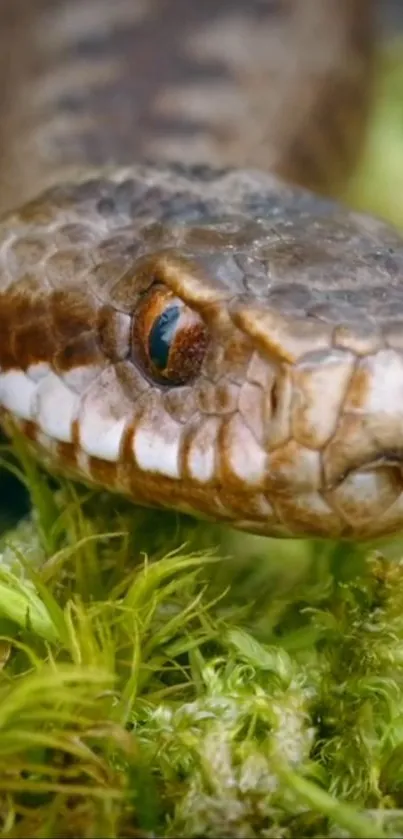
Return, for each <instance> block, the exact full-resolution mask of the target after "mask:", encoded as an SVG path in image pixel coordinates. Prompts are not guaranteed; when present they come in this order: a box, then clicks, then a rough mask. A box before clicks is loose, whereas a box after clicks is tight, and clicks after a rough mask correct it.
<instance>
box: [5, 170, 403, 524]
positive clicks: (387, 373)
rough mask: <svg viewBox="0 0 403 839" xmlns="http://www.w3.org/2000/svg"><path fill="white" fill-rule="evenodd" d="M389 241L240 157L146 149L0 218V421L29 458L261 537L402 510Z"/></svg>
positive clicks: (393, 264)
mask: <svg viewBox="0 0 403 839" xmlns="http://www.w3.org/2000/svg"><path fill="white" fill-rule="evenodd" d="M402 269H403V246H402V242H401V240H400V238H399V237H398V235H397V233H396V232H395V231H394V230H392V229H391V228H389V227H387V226H386V225H384V224H382V223H381V222H377V221H374V220H370V219H367V218H366V217H364V216H358V215H356V214H354V213H349V212H347V211H346V210H344V209H343V208H341V207H340V206H339V205H337V204H334V203H332V202H329V201H325V200H320V199H315V198H313V197H312V196H311V195H309V194H308V193H306V192H304V191H303V190H296V189H291V188H289V187H287V186H285V185H284V184H281V183H280V182H279V181H277V180H276V179H275V178H272V177H270V176H266V175H262V174H256V173H253V172H232V171H229V170H223V171H217V172H213V171H212V170H210V169H207V168H205V167H198V168H190V169H186V168H185V167H178V166H171V167H147V166H138V167H135V168H134V169H132V168H131V169H122V170H117V171H114V172H108V171H106V172H102V173H95V174H94V177H93V178H91V179H90V180H88V178H85V179H82V180H80V179H78V180H77V181H75V182H71V183H66V184H63V185H61V186H58V187H54V188H52V189H51V190H48V191H47V192H46V193H44V194H43V195H41V196H39V197H38V198H36V199H34V200H33V201H31V202H29V203H28V204H26V205H25V206H23V207H22V208H20V209H19V210H18V211H15V212H12V213H10V214H8V215H7V216H6V217H4V218H3V219H2V221H1V222H0V404H1V406H2V407H1V421H2V423H3V426H4V428H5V429H6V430H7V431H8V432H9V433H12V432H13V429H14V428H18V429H19V430H20V431H22V432H23V433H24V434H25V436H26V438H27V440H28V441H29V443H30V445H31V447H32V450H33V451H34V453H35V454H36V455H37V456H39V458H40V459H41V461H42V462H43V463H44V465H45V466H47V468H49V469H52V470H56V471H57V470H58V471H61V472H62V473H63V474H67V475H71V476H72V477H75V478H78V479H80V480H83V481H85V482H89V483H92V484H95V485H97V486H102V487H106V488H109V489H111V490H113V491H116V492H119V493H123V494H125V495H126V496H128V497H129V498H131V499H133V501H135V502H137V503H140V504H144V505H152V506H155V505H157V506H164V507H169V508H174V509H179V510H183V511H185V512H190V513H191V514H193V515H196V516H202V517H206V518H212V519H219V520H222V521H224V522H227V523H229V524H231V525H234V526H236V527H239V528H241V529H245V530H250V531H254V532H257V533H263V534H267V535H269V534H271V535H275V536H285V535H297V536H302V535H314V536H332V537H346V538H347V537H349V538H351V537H354V538H368V537H369V536H371V537H372V536H375V535H380V534H383V533H387V532H392V531H394V530H396V529H398V528H399V527H401V525H402V523H403V492H402V490H403V479H402V470H401V458H402V441H403V434H402V421H401V417H402V414H403V339H402V334H403V331H402V323H403V285H402V282H401V277H402V276H403V270H402Z"/></svg>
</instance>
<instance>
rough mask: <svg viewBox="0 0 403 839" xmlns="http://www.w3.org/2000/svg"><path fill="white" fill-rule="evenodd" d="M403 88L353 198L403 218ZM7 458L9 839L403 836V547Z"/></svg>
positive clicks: (389, 96)
mask: <svg viewBox="0 0 403 839" xmlns="http://www.w3.org/2000/svg"><path fill="white" fill-rule="evenodd" d="M402 89H403V71H402V64H401V62H398V61H397V60H396V58H395V57H393V56H392V54H390V55H388V56H387V57H386V59H385V70H384V73H383V75H382V77H381V79H380V83H379V91H380V93H379V103H378V108H377V113H376V118H375V120H374V125H373V128H372V132H371V135H370V138H369V141H368V148H367V152H366V155H365V156H364V160H363V166H362V170H361V172H360V173H359V174H358V176H357V179H356V181H355V184H354V191H352V193H351V196H352V197H354V201H355V203H360V202H361V203H364V204H366V206H368V207H371V208H372V209H373V210H375V211H378V212H382V213H383V214H384V215H386V216H390V217H394V218H395V219H396V220H397V221H400V220H401V221H402V223H403V212H402V204H401V199H400V195H399V191H398V190H396V183H395V181H394V182H393V188H392V187H391V184H392V175H391V174H390V175H388V177H386V176H385V171H386V170H385V167H389V166H390V167H392V163H393V160H394V161H395V162H394V163H393V165H394V166H397V170H396V171H400V169H401V167H402V165H403V154H402V150H401V149H402V145H401V140H400V138H399V137H398V133H399V126H400V125H401V119H400V117H401V104H400V102H401V98H399V96H400V93H401V91H402ZM392 149H393V154H392ZM382 151H383V154H382V153H381V152H382ZM376 161H378V163H376ZM379 161H380V162H379ZM382 167H383V169H382ZM399 167H400V169H399ZM388 171H389V170H388ZM391 171H392V169H390V172H391ZM375 199H376V201H375ZM399 201H400V204H399V203H398V202H399ZM400 214H401V215H402V218H400ZM2 457H3V463H4V464H7V468H8V471H9V472H10V471H12V472H13V474H14V479H13V480H14V481H17V482H18V485H21V486H25V489H26V491H27V492H28V495H29V498H30V501H31V507H32V509H31V512H30V513H29V514H26V510H27V509H28V507H27V503H26V498H24V497H21V493H20V492H19V491H16V492H14V490H15V486H16V484H15V483H13V487H14V490H13V497H12V504H11V507H10V510H9V511H8V512H7V511H6V505H5V504H4V505H3V506H4V511H2V518H1V521H2V524H3V535H2V538H1V543H0V833H1V835H3V836H5V837H24V836H33V837H34V836H37V837H47V836H49V837H51V836H61V837H70V836H71V837H73V836H74V837H97V836H99V837H101V836H108V837H126V836H127V837H142V836H144V837H148V836H160V837H164V836H165V837H169V836H183V837H185V836H186V837H209V836H210V837H215V836H228V837H284V839H288V837H293V836H301V837H319V836H329V837H336V836H346V837H348V836H351V837H370V836H373V835H376V836H399V835H402V834H403V769H402V766H403V759H402V758H403V563H402V560H401V556H402V554H403V552H402V547H401V543H400V542H399V541H397V542H395V543H394V544H391V545H383V546H382V548H381V547H380V546H378V549H377V550H375V549H371V548H370V547H364V548H363V547H361V548H357V547H354V546H349V545H345V544H343V545H335V544H332V543H329V544H328V543H326V542H322V543H315V542H287V541H284V542H273V541H271V540H262V539H258V538H255V537H249V536H241V535H240V534H234V533H232V532H228V531H226V530H225V529H223V528H219V527H213V526H211V527H210V526H208V527H207V526H205V525H201V524H198V523H196V522H194V521H192V520H190V519H186V518H185V517H179V516H175V515H173V514H166V513H161V512H157V511H144V510H138V509H136V508H134V507H132V506H131V505H128V504H126V503H125V502H123V501H121V500H119V499H116V498H111V497H110V496H109V495H107V494H103V493H92V492H89V491H87V490H84V489H82V488H78V487H74V486H72V485H70V484H69V483H67V482H61V483H60V484H55V483H54V482H52V483H51V482H50V479H48V478H47V477H46V476H44V475H43V474H41V473H40V471H39V470H38V468H37V467H36V465H35V464H34V463H33V462H32V461H31V460H30V458H29V457H28V456H27V454H26V452H25V449H24V445H23V443H22V442H21V441H18V440H17V441H15V444H14V450H13V453H12V454H11V455H10V452H9V449H8V448H7V447H3V452H2ZM7 474H8V472H7V471H4V472H3V474H2V476H1V481H2V484H1V489H2V497H3V498H4V499H5V498H6V497H7V498H8V497H9V495H10V496H11V492H10V491H9V490H8V489H7V486H9V485H8V484H7V480H8V479H7V477H6V476H7ZM16 499H17V500H16ZM17 501H18V503H17ZM15 506H17V507H18V509H19V512H18V513H17V512H16V511H15V509H14V507H15ZM21 512H22V513H24V515H22V517H21ZM16 522H17V523H16ZM11 525H12V526H11Z"/></svg>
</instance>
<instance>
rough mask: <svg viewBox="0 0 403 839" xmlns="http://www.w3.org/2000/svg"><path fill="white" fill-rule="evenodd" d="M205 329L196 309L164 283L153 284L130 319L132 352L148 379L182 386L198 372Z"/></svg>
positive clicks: (202, 356)
mask: <svg viewBox="0 0 403 839" xmlns="http://www.w3.org/2000/svg"><path fill="white" fill-rule="evenodd" d="M207 340H208V335H207V328H206V326H205V324H204V322H203V320H202V318H201V317H200V315H199V314H197V312H194V311H193V309H190V308H189V306H186V304H185V303H184V302H183V300H181V299H180V298H179V297H176V296H175V295H174V294H173V292H171V291H170V290H169V289H167V288H165V286H154V287H153V288H152V289H151V291H149V292H148V293H147V294H146V295H145V296H144V297H143V298H142V299H141V301H140V304H139V306H138V308H137V310H136V313H135V315H134V318H133V327H132V341H133V355H134V359H135V360H136V361H137V362H140V364H141V366H142V367H143V369H144V372H145V374H146V375H147V376H148V378H150V379H152V380H154V381H157V382H159V383H161V384H166V385H183V384H186V383H187V382H189V381H190V380H191V379H194V378H195V377H196V376H197V374H198V373H199V371H200V368H201V365H202V361H203V358H204V354H205V351H206V347H207Z"/></svg>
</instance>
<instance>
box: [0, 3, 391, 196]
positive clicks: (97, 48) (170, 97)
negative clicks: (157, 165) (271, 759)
mask: <svg viewBox="0 0 403 839" xmlns="http://www.w3.org/2000/svg"><path fill="white" fill-rule="evenodd" d="M21 20H24V26H21V24H20V21H21ZM374 28H375V27H374V20H373V4H372V3H371V2H370V0H288V1H287V0H277V2H273V0H272V1H270V0H268V1H267V2H264V1H263V2H262V0H250V2H249V3H248V4H245V3H244V2H243V0H221V2H220V3H219V4H217V3H216V0H205V2H204V3H203V4H189V2H188V0H115V2H114V3H113V4H111V3H109V2H107V0H70V2H66V0H64V2H63V0H52V2H50V0H3V1H2V3H1V7H0V47H1V49H0V56H1V64H0V70H1V71H2V78H3V80H6V82H5V83H4V82H3V89H2V90H1V91H0V114H1V120H0V125H1V128H0V191H1V205H0V206H1V208H2V209H7V208H9V207H11V206H15V205H16V204H19V203H21V202H22V201H24V200H26V199H27V198H29V197H31V196H32V195H33V194H34V193H36V192H37V191H38V190H40V189H41V188H42V187H43V186H45V185H48V184H49V183H52V182H54V181H55V180H58V179H60V178H62V177H66V175H68V174H70V173H71V171H75V170H76V168H80V169H81V168H83V167H84V168H85V167H87V166H94V165H95V166H103V165H105V164H108V165H109V164H115V163H119V164H123V165H124V164H130V163H132V162H134V161H139V160H142V159H144V158H147V159H150V158H151V159H158V160H165V161H166V160H173V159H175V160H178V159H179V160H181V161H185V162H187V163H195V162H198V163H200V162H206V163H209V164H212V165H218V166H221V165H232V166H249V167H254V168H261V169H265V170H270V171H272V172H274V173H276V174H278V175H281V176H282V177H283V178H285V179H287V180H290V181H292V182H294V183H297V184H300V185H303V186H306V187H309V188H311V189H313V190H315V191H317V192H322V193H329V194H330V193H332V194H334V193H336V192H339V191H340V189H341V188H342V187H343V185H344V184H345V181H346V179H347V178H348V176H349V174H350V173H351V171H352V169H353V168H354V165H355V162H356V159H357V155H358V154H359V151H360V148H361V143H362V140H363V136H364V133H365V125H366V122H367V117H368V112H369V109H370V105H371V100H372V89H373V84H372V82H373V67H374Z"/></svg>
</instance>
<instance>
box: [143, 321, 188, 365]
mask: <svg viewBox="0 0 403 839" xmlns="http://www.w3.org/2000/svg"><path fill="white" fill-rule="evenodd" d="M179 316H180V309H179V306H176V305H174V306H168V308H167V309H165V311H164V312H162V313H161V314H160V315H159V316H158V317H157V318H156V319H155V322H154V323H153V325H152V328H151V329H150V333H149V336H148V349H149V353H150V359H151V361H152V363H153V364H154V366H155V367H156V368H157V370H165V368H166V366H167V364H168V359H169V352H170V349H171V343H172V339H173V337H174V335H175V330H176V325H177V322H178V319H179Z"/></svg>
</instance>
